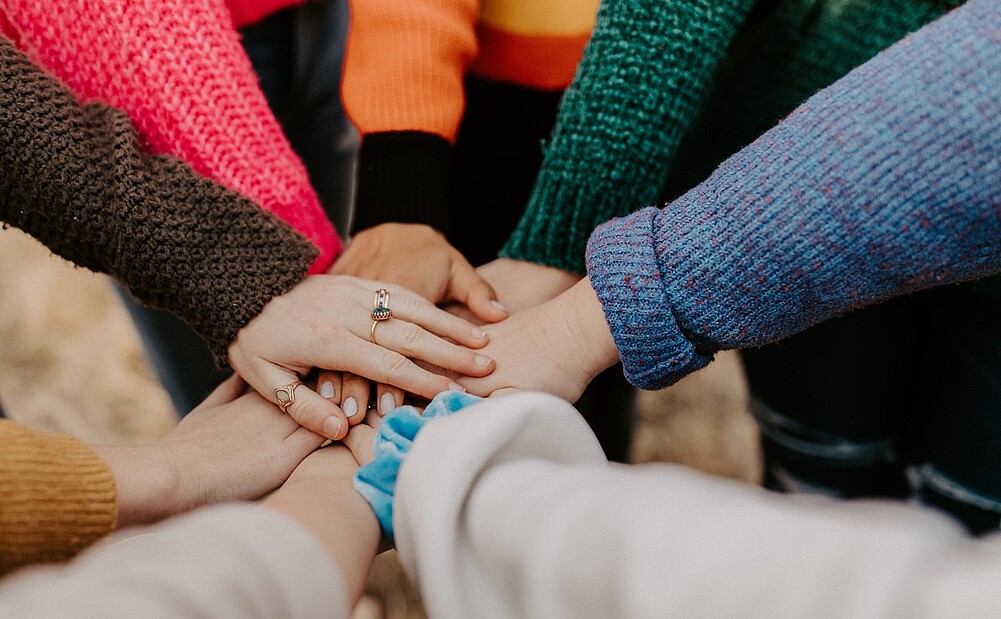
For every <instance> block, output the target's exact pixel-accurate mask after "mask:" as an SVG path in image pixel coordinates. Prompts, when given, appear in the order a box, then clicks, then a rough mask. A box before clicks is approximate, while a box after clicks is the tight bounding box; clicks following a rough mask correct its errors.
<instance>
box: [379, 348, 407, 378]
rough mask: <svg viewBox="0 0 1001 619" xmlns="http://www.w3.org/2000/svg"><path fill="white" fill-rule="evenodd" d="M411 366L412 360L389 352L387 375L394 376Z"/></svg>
mask: <svg viewBox="0 0 1001 619" xmlns="http://www.w3.org/2000/svg"><path fill="white" fill-rule="evenodd" d="M409 366H410V360H409V359H407V358H406V357H404V356H403V355H401V354H399V353H395V352H393V351H388V352H387V354H386V359H385V368H386V372H387V375H389V376H393V375H396V374H399V373H401V372H404V371H405V370H408V369H409Z"/></svg>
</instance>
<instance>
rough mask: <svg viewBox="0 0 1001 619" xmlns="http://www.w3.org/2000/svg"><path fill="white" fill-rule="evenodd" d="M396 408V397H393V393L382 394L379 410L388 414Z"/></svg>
mask: <svg viewBox="0 0 1001 619" xmlns="http://www.w3.org/2000/svg"><path fill="white" fill-rule="evenodd" d="M394 408H396V398H394V397H393V394H391V393H384V394H382V397H381V398H379V412H380V413H382V414H383V415H386V414H388V413H389V411H391V410H393V409H394Z"/></svg>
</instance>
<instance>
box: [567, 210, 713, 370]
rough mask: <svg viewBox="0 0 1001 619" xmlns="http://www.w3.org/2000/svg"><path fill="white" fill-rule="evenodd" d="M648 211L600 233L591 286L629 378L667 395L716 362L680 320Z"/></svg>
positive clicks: (591, 252)
mask: <svg viewBox="0 0 1001 619" xmlns="http://www.w3.org/2000/svg"><path fill="white" fill-rule="evenodd" d="M657 212H658V210H657V209H656V208H646V209H643V210H641V211H637V212H636V213H634V214H633V215H632V216H630V217H626V218H621V219H613V220H612V221H610V222H608V223H605V224H603V225H601V226H599V227H598V228H597V230H595V232H594V234H592V235H591V238H590V240H589V242H588V246H587V258H586V260H587V269H588V275H589V277H590V281H591V286H592V287H593V288H594V291H595V293H597V295H598V299H599V300H600V301H601V305H602V308H603V310H604V312H605V320H606V321H607V322H608V325H609V327H610V328H611V330H612V337H613V338H614V339H615V346H616V347H617V348H618V349H619V355H620V357H621V359H622V366H623V372H624V374H625V376H626V379H627V380H628V381H629V383H630V384H632V385H634V386H636V387H639V388H641V389H661V388H663V387H667V386H668V385H671V384H673V383H675V382H677V381H678V380H680V379H681V378H682V377H684V376H685V375H687V374H690V373H691V372H694V371H696V370H698V369H701V368H703V367H705V366H706V365H708V364H709V362H710V361H712V357H713V351H711V350H702V349H701V347H698V346H697V345H696V343H695V342H694V341H693V340H692V338H690V337H689V335H688V334H686V333H685V332H684V331H683V329H682V327H681V325H679V324H678V321H677V319H676V318H675V315H674V312H673V308H672V303H671V299H670V298H669V297H667V295H666V294H665V292H664V290H665V284H664V281H663V279H664V276H663V274H662V273H661V271H660V269H659V268H658V263H657V256H656V253H655V247H656V244H655V243H654V240H653V236H654V231H653V220H654V218H655V217H656V214H657Z"/></svg>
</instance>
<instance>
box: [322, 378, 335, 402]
mask: <svg viewBox="0 0 1001 619" xmlns="http://www.w3.org/2000/svg"><path fill="white" fill-rule="evenodd" d="M320 395H321V396H323V397H325V398H327V399H328V400H332V399H333V398H334V383H332V382H330V381H329V380H327V381H323V384H321V385H320Z"/></svg>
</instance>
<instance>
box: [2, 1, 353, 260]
mask: <svg viewBox="0 0 1001 619" xmlns="http://www.w3.org/2000/svg"><path fill="white" fill-rule="evenodd" d="M2 6H3V9H4V10H5V11H6V14H7V17H8V19H9V20H10V22H11V23H12V24H13V25H14V26H15V27H16V32H17V37H16V39H15V40H16V41H18V46H19V47H20V48H21V49H22V50H25V51H27V52H28V54H29V55H30V56H31V58H32V59H33V60H35V61H36V62H38V63H39V64H40V65H41V66H43V67H44V68H46V69H48V70H49V71H51V72H52V73H53V74H54V75H55V76H56V77H58V78H59V79H60V80H62V81H63V82H64V83H65V84H66V85H67V86H68V87H69V89H70V90H71V91H72V92H73V93H74V94H75V95H76V96H77V97H78V98H79V99H80V100H81V101H84V102H86V101H100V102H103V103H106V104H108V105H111V106H114V107H116V108H118V109H120V110H122V111H124V112H125V113H126V114H128V115H129V118H130V119H131V121H132V122H133V123H134V125H135V127H136V130H137V132H138V134H139V136H140V138H141V141H142V144H143V148H144V149H146V150H147V151H149V152H153V153H158V154H159V153H163V154H171V155H174V156H176V157H179V158H181V159H183V160H184V161H185V162H186V163H188V164H190V165H191V166H192V168H193V169H194V170H195V171H196V172H198V173H199V174H203V175H205V176H206V177H208V178H210V179H212V180H215V181H217V182H219V183H221V184H222V185H224V186H225V187H228V188H231V189H233V190H235V191H238V192H239V193H241V194H242V195H245V196H247V197H249V198H250V199H251V200H253V202H254V203H255V204H258V205H260V206H261V207H263V208H264V209H265V210H268V211H271V212H272V213H274V214H275V215H277V216H278V217H279V218H280V219H282V220H283V221H285V222H287V223H289V224H290V225H291V226H293V227H294V228H295V229H297V230H299V231H300V232H301V233H302V234H303V235H304V236H306V237H307V238H309V239H310V240H311V241H312V242H313V243H314V244H315V245H316V246H317V247H318V248H319V249H320V250H321V255H320V257H319V258H318V259H317V260H316V262H315V263H314V264H313V265H312V268H313V272H317V273H319V272H323V271H324V270H325V269H326V267H327V266H328V265H329V264H330V262H332V261H333V259H334V257H335V256H336V255H337V254H338V253H339V251H340V240H339V238H338V237H337V234H336V232H335V231H334V229H333V226H332V225H331V223H330V222H329V221H328V220H327V217H326V214H325V213H324V211H323V209H322V207H321V206H320V203H319V199H318V198H317V196H316V193H315V192H314V191H313V189H312V186H311V185H310V183H309V177H308V175H307V173H306V168H305V166H304V165H303V163H302V161H301V160H300V159H299V157H298V155H296V153H295V152H294V151H293V150H292V146H291V144H290V143H289V142H288V140H287V139H286V138H285V135H284V132H283V130H282V128H281V126H280V125H279V123H278V121H277V119H276V118H275V117H274V115H273V114H272V113H271V110H270V108H269V107H268V103H267V100H266V99H265V98H264V94H263V93H262V92H261V89H260V86H259V84H258V80H257V75H256V74H255V73H254V70H253V67H252V65H251V64H250V60H249V58H247V56H246V53H245V52H244V51H243V48H242V47H241V45H240V40H239V35H238V34H237V32H236V31H235V30H234V29H233V26H232V21H231V17H230V15H229V13H228V10H227V9H226V6H225V5H224V3H223V1H222V0H197V1H192V0H165V1H162V2H157V3H155V5H154V4H149V3H136V2H126V1H124V0H116V1H114V2H102V3H90V2H84V3H62V4H59V5H58V7H57V8H53V7H52V6H49V5H48V4H46V3H39V2H34V1H32V0H4V2H3V5H2Z"/></svg>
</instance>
